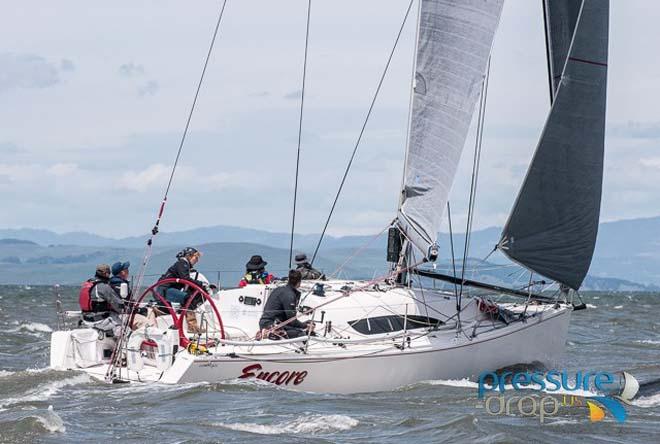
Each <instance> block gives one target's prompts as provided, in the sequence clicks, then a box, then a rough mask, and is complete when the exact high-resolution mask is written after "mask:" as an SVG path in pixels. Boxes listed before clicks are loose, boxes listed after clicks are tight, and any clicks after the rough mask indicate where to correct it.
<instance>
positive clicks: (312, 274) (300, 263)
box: [296, 253, 325, 281]
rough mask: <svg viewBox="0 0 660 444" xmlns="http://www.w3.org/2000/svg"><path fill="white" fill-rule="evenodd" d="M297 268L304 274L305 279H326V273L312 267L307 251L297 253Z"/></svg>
mask: <svg viewBox="0 0 660 444" xmlns="http://www.w3.org/2000/svg"><path fill="white" fill-rule="evenodd" d="M296 269H297V270H298V271H299V272H300V274H301V275H302V278H303V280H310V281H316V280H319V279H323V280H325V275H324V274H323V273H321V272H320V271H319V270H317V269H316V268H314V267H312V264H310V263H309V261H308V260H307V255H306V254H305V253H300V254H296Z"/></svg>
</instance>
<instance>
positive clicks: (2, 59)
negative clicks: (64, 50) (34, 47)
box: [0, 53, 61, 92]
mask: <svg viewBox="0 0 660 444" xmlns="http://www.w3.org/2000/svg"><path fill="white" fill-rule="evenodd" d="M60 81H61V78H60V67H59V66H57V65H55V64H53V63H51V62H49V61H47V60H46V59H44V58H43V57H41V56H38V55H35V54H13V53H2V54H0V92H2V91H8V90H12V89H18V88H27V89H29V88H48V87H51V86H54V85H57V84H58V83H60Z"/></svg>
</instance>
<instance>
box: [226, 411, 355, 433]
mask: <svg viewBox="0 0 660 444" xmlns="http://www.w3.org/2000/svg"><path fill="white" fill-rule="evenodd" d="M359 423H360V421H358V420H357V419H355V418H351V417H350V416H346V415H303V416H300V417H298V418H295V419H293V420H291V421H289V422H280V423H277V424H257V423H252V422H237V423H233V424H228V423H216V425H218V426H220V427H223V428H226V429H230V430H237V431H239V432H249V433H256V434H259V435H282V434H305V435H315V434H323V433H335V432H343V431H346V430H350V429H352V428H353V427H355V426H357V425H358V424H359Z"/></svg>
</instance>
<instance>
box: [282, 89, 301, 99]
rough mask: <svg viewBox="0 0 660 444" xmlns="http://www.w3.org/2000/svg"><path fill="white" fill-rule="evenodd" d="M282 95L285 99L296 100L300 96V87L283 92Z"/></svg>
mask: <svg viewBox="0 0 660 444" xmlns="http://www.w3.org/2000/svg"><path fill="white" fill-rule="evenodd" d="M282 97H284V98H285V99H286V100H298V99H300V98H301V97H302V89H297V90H295V91H291V92H290V93H287V94H284V96H282Z"/></svg>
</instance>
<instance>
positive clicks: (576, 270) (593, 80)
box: [499, 0, 609, 289]
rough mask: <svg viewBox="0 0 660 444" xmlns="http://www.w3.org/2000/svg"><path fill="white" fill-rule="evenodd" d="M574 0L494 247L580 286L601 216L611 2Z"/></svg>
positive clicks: (591, 252) (606, 0) (547, 274)
mask: <svg viewBox="0 0 660 444" xmlns="http://www.w3.org/2000/svg"><path fill="white" fill-rule="evenodd" d="M558 3H561V1H560V2H558ZM573 3H580V4H581V6H582V7H581V9H580V11H579V14H578V17H577V21H576V24H575V27H574V29H575V32H574V35H573V38H572V40H571V45H570V49H569V51H568V52H567V53H566V55H565V56H564V58H565V63H564V67H563V71H562V75H561V78H560V79H559V81H558V83H557V84H556V92H555V96H554V102H553V105H552V108H551V110H550V114H549V116H548V119H547V121H546V124H545V127H544V129H543V132H542V134H541V138H540V141H539V144H538V146H537V149H536V152H535V154H534V157H533V159H532V163H531V165H530V167H529V170H528V172H527V176H526V177H525V180H524V182H523V186H522V189H521V191H520V194H519V195H518V198H517V199H516V202H515V204H514V207H513V210H512V212H511V215H510V216H509V220H508V221H507V223H506V225H505V227H504V230H503V233H502V239H501V241H500V245H499V246H500V250H501V251H503V252H504V253H505V254H506V255H507V256H509V257H510V258H511V259H512V260H514V261H516V262H518V263H520V264H521V265H523V266H525V267H527V268H529V269H531V270H533V271H535V272H537V273H539V274H541V275H543V276H546V277H549V278H551V279H554V280H556V281H557V282H560V283H562V284H564V285H566V286H568V287H570V288H573V289H578V288H579V287H580V286H581V285H582V281H583V280H584V278H585V276H586V274H587V271H588V269H589V266H590V264H591V259H592V256H593V251H594V248H595V243H596V235H597V232H598V221H599V216H600V200H601V192H602V179H603V157H604V139H605V111H606V96H607V53H608V51H607V49H608V48H607V46H608V22H609V4H608V0H584V1H583V2H573ZM552 4H553V2H550V3H549V5H552ZM556 26H557V25H556V24H555V26H554V27H556ZM552 29H554V28H553V27H551V30H552ZM563 29H564V28H562V30H563ZM562 32H564V31H562ZM557 57H558V56H557V54H554V55H553V60H554V59H557Z"/></svg>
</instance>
